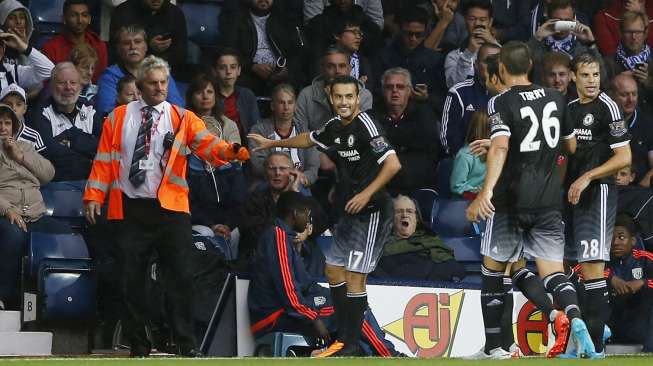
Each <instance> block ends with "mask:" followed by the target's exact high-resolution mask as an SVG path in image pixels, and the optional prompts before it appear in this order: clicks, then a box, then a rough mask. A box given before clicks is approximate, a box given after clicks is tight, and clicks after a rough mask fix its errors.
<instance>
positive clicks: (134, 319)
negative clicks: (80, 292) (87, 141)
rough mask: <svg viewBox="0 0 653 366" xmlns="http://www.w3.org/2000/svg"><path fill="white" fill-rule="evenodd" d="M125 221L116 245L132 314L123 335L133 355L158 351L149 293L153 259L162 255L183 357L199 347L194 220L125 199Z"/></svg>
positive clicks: (145, 201) (153, 203) (124, 317)
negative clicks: (149, 329)
mask: <svg viewBox="0 0 653 366" xmlns="http://www.w3.org/2000/svg"><path fill="white" fill-rule="evenodd" d="M123 211H124V220H121V221H116V225H115V226H114V227H115V229H116V233H115V234H116V239H117V240H116V242H117V244H118V247H119V248H120V257H121V262H122V282H121V287H122V292H123V295H124V299H125V305H126V311H125V312H123V315H122V324H123V332H124V335H125V337H126V339H127V341H128V342H129V343H130V344H131V353H132V355H147V354H149V352H150V350H151V347H152V345H151V344H150V342H149V341H148V339H147V335H146V331H145V326H146V324H148V322H149V320H150V319H149V315H148V314H149V313H150V312H151V310H152V309H149V304H150V302H149V301H148V294H147V292H146V288H147V285H146V281H147V280H148V279H147V275H146V273H147V270H148V264H149V259H150V258H151V255H152V254H153V252H156V254H157V257H158V263H159V265H160V266H161V269H162V270H163V271H164V273H165V274H166V275H164V276H163V277H164V280H165V281H164V284H165V289H166V294H167V298H169V299H170V300H171V304H170V305H171V306H170V308H171V314H169V318H168V320H169V322H170V325H171V326H172V329H173V332H174V336H175V341H176V344H177V346H178V347H179V350H178V352H179V353H181V354H186V353H187V352H188V351H189V350H191V349H193V348H197V347H196V339H195V337H194V333H193V322H192V314H191V308H192V291H191V289H192V284H193V280H192V275H191V269H192V268H193V263H192V261H191V258H192V252H191V251H192V247H191V244H192V234H191V224H190V215H189V214H187V213H183V212H174V211H169V210H166V209H163V208H161V206H160V204H159V201H158V200H156V199H131V198H129V197H127V196H124V195H123Z"/></svg>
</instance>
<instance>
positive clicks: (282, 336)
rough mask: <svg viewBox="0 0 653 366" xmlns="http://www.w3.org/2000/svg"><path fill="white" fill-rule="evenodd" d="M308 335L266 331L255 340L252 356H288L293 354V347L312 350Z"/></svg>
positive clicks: (311, 342)
mask: <svg viewBox="0 0 653 366" xmlns="http://www.w3.org/2000/svg"><path fill="white" fill-rule="evenodd" d="M314 343H315V342H313V341H312V340H311V339H310V338H309V337H305V336H303V335H301V334H296V333H285V332H274V333H268V334H266V335H264V336H263V337H261V338H258V339H257V340H256V346H255V347H254V357H257V356H262V357H288V356H291V357H292V356H295V354H294V353H293V348H303V349H307V350H312V349H314V348H315V347H314V346H311V345H312V344H314Z"/></svg>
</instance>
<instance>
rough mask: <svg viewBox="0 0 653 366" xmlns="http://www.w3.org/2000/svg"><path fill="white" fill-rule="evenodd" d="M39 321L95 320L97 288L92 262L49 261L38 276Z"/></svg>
mask: <svg viewBox="0 0 653 366" xmlns="http://www.w3.org/2000/svg"><path fill="white" fill-rule="evenodd" d="M38 296H39V301H38V304H39V305H38V309H39V320H51V321H57V322H64V321H83V320H90V319H93V318H94V317H95V312H96V297H97V287H96V280H95V278H94V276H93V269H92V266H91V260H90V259H62V258H47V259H43V260H42V261H41V264H40V266H39V273H38Z"/></svg>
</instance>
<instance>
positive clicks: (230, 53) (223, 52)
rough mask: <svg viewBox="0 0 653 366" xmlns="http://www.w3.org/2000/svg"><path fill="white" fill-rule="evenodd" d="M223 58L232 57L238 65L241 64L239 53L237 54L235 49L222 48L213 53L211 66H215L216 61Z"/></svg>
mask: <svg viewBox="0 0 653 366" xmlns="http://www.w3.org/2000/svg"><path fill="white" fill-rule="evenodd" d="M223 56H233V57H235V58H236V62H238V65H242V64H243V62H242V59H241V56H240V52H238V50H237V49H235V48H232V47H222V48H220V49H218V50H217V51H216V52H215V57H213V65H214V66H215V64H216V63H217V62H218V59H219V58H220V57H223Z"/></svg>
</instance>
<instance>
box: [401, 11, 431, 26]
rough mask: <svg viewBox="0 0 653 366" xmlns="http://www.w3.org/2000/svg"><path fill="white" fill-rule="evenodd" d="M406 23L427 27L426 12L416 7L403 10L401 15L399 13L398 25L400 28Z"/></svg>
mask: <svg viewBox="0 0 653 366" xmlns="http://www.w3.org/2000/svg"><path fill="white" fill-rule="evenodd" d="M408 23H420V24H424V25H427V24H428V23H429V18H428V15H427V13H426V11H424V9H422V8H420V7H417V6H409V7H407V8H404V9H403V10H402V11H401V13H399V19H398V24H399V26H402V25H404V24H408Z"/></svg>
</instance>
